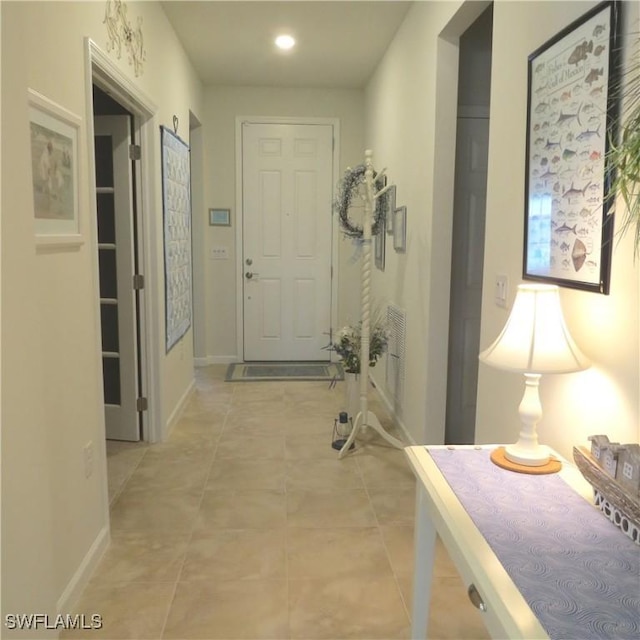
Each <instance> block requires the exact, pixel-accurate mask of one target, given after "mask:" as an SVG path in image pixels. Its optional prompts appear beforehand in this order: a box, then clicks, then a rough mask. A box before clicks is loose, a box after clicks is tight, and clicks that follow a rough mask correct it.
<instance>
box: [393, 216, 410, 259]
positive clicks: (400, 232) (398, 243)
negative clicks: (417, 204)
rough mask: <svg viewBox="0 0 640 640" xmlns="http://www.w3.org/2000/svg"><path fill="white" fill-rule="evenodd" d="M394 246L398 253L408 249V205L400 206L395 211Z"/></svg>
mask: <svg viewBox="0 0 640 640" xmlns="http://www.w3.org/2000/svg"><path fill="white" fill-rule="evenodd" d="M393 248H394V249H395V250H396V251H397V252H398V253H404V252H405V251H406V250H407V207H398V208H397V209H396V210H395V211H394V213H393Z"/></svg>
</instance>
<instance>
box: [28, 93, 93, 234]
mask: <svg viewBox="0 0 640 640" xmlns="http://www.w3.org/2000/svg"><path fill="white" fill-rule="evenodd" d="M28 106H29V144H30V148H31V177H32V188H33V215H34V222H35V236H36V245H65V244H66V245H73V244H81V243H82V241H83V240H82V236H81V235H80V223H79V214H78V186H79V185H78V180H79V178H78V167H79V157H78V131H79V128H80V122H81V120H80V118H79V117H78V116H76V115H75V114H73V113H71V112H70V111H67V109H65V108H64V107H62V106H60V105H58V104H56V103H55V102H52V101H51V100H49V99H48V98H46V97H45V96H43V95H41V94H39V93H38V92H36V91H33V90H31V89H29V91H28Z"/></svg>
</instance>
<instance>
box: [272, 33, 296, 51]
mask: <svg viewBox="0 0 640 640" xmlns="http://www.w3.org/2000/svg"><path fill="white" fill-rule="evenodd" d="M295 43H296V41H295V39H294V38H293V37H292V36H290V35H281V36H278V37H277V38H276V46H277V47H279V48H280V49H284V50H285V51H286V50H288V49H291V48H292V47H293V46H294V45H295Z"/></svg>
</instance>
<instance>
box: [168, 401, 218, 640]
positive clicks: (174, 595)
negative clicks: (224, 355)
mask: <svg viewBox="0 0 640 640" xmlns="http://www.w3.org/2000/svg"><path fill="white" fill-rule="evenodd" d="M228 416H229V407H227V410H226V413H225V416H224V420H223V423H222V429H221V431H220V433H219V434H218V436H217V439H216V442H215V446H214V447H213V452H212V456H211V460H210V461H209V470H208V472H207V474H206V476H205V478H204V482H203V484H202V492H201V494H200V501H199V503H198V509H197V511H196V517H195V518H194V521H193V525H192V527H191V532H190V534H189V539H188V541H187V545H186V548H185V553H184V557H183V558H182V564H181V565H180V569H179V570H178V572H177V574H176V580H175V583H174V586H173V594H172V595H171V599H170V600H169V606H168V607H167V612H166V614H165V618H164V622H163V623H162V628H161V630H160V638H164V637H165V635H164V634H165V631H166V628H167V623H168V622H169V617H170V615H171V609H172V608H173V605H174V603H175V599H176V594H177V592H178V585H179V583H180V577H181V575H182V572H183V570H184V565H185V563H186V561H187V556H188V554H189V549H190V547H191V543H192V542H193V535H194V533H195V531H196V528H197V526H198V517H199V514H200V509H201V507H202V502H203V500H204V496H205V492H206V489H207V484H208V482H209V476H210V475H211V470H212V468H213V465H214V463H215V459H216V453H217V451H218V444H219V442H220V438H221V437H222V434H223V433H224V430H225V428H226V422H227V417H228Z"/></svg>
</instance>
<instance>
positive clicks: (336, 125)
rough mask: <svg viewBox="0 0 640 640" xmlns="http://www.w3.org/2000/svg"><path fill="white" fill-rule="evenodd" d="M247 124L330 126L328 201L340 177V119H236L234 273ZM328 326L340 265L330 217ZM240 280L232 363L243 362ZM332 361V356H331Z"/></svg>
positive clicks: (335, 230) (335, 306)
mask: <svg viewBox="0 0 640 640" xmlns="http://www.w3.org/2000/svg"><path fill="white" fill-rule="evenodd" d="M243 122H248V123H250V124H296V125H304V124H307V125H329V126H331V127H333V158H332V172H333V175H332V179H333V183H332V184H333V192H332V194H331V201H332V202H333V200H334V199H335V196H336V185H337V184H338V178H339V176H340V119H339V118H312V117H308V118H305V117H293V116H292V117H287V116H236V212H237V214H236V269H237V270H236V273H242V272H243V264H242V242H243V238H242V226H243V220H244V215H243V203H242V123H243ZM331 220H332V224H331V229H332V231H331V245H332V246H331V266H332V274H333V277H332V280H331V326H332V327H333V328H334V329H335V328H336V326H337V323H338V284H337V283H338V278H339V273H338V271H339V264H340V260H339V259H338V247H339V242H338V241H339V239H340V238H339V228H338V227H339V225H338V224H337V222H336V220H335V218H334V216H333V215H332V216H331ZM242 285H243V280H242V278H237V280H236V349H237V354H238V357H237V358H236V359H234V360H233V362H242V361H243V360H244V296H243V293H242ZM331 356H332V357H331V360H332V361H333V360H334V358H333V354H331Z"/></svg>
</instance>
